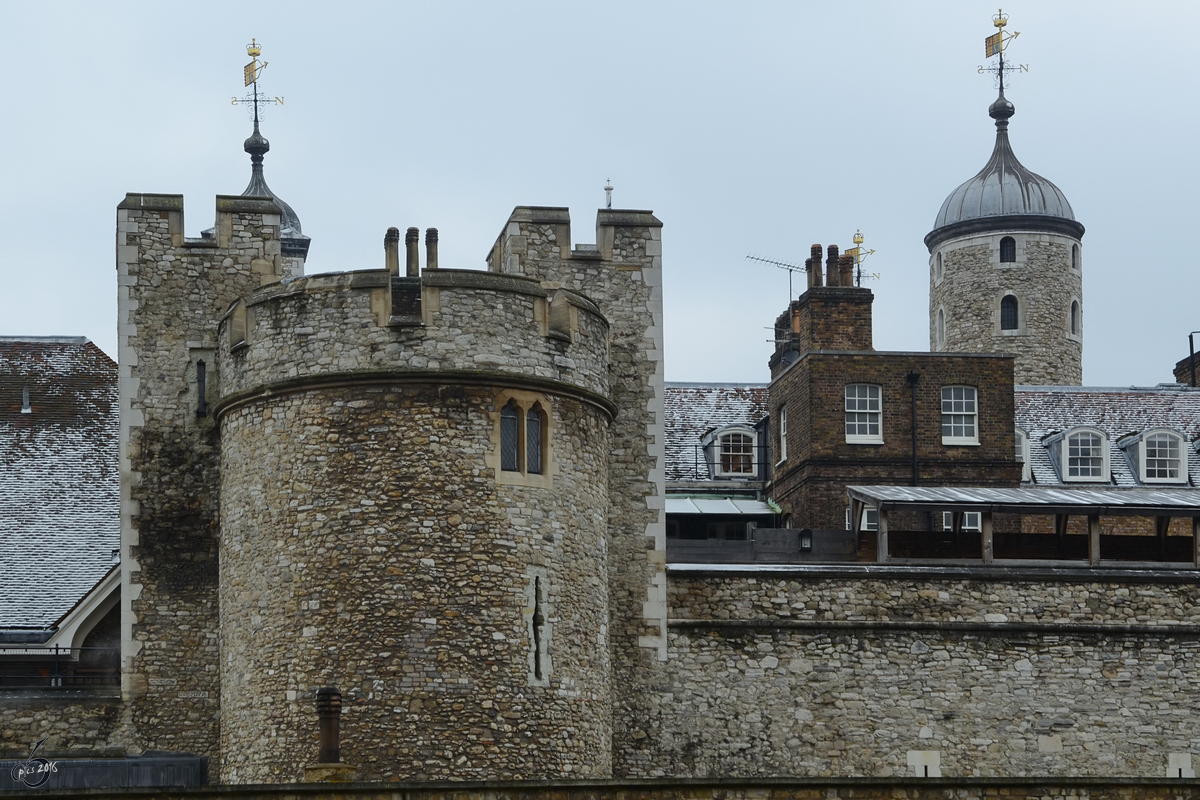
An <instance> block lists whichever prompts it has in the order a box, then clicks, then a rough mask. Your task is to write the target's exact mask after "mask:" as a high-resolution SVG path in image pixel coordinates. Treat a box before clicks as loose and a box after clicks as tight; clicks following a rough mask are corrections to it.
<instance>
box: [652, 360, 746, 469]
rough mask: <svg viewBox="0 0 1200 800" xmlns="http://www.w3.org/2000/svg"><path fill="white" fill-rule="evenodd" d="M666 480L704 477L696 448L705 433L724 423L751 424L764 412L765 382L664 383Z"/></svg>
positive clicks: (701, 460) (701, 459) (700, 458)
mask: <svg viewBox="0 0 1200 800" xmlns="http://www.w3.org/2000/svg"><path fill="white" fill-rule="evenodd" d="M666 389H667V392H666V397H665V405H666V435H667V442H666V445H667V446H666V455H667V469H666V473H667V480H669V481H697V480H708V479H709V475H708V467H707V466H706V465H705V462H704V459H703V457H702V456H701V454H700V453H699V451H698V449H697V448H699V446H700V442H701V440H702V439H703V438H704V436H705V435H706V434H708V433H709V432H711V431H713V430H715V429H716V428H721V427H725V426H726V425H747V426H750V425H754V424H755V423H757V422H759V421H760V420H761V419H762V418H763V417H765V416H766V415H767V389H768V385H767V384H765V383H668V384H667V385H666Z"/></svg>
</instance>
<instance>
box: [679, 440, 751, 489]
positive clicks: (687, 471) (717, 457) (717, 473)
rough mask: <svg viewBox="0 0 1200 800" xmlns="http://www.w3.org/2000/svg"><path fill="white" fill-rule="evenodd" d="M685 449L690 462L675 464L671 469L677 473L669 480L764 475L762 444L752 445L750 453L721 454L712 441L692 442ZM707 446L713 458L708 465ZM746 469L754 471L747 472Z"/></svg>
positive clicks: (709, 479)
mask: <svg viewBox="0 0 1200 800" xmlns="http://www.w3.org/2000/svg"><path fill="white" fill-rule="evenodd" d="M689 449H690V450H691V451H692V453H691V458H689V459H688V462H690V463H687V464H679V465H677V466H676V470H675V471H676V473H677V474H676V476H674V477H672V478H671V480H683V481H711V480H746V481H765V480H766V479H767V474H768V472H767V467H768V466H769V465H768V463H767V459H766V458H765V453H764V452H763V450H762V448H756V453H755V454H754V455H751V454H748V453H726V454H722V453H721V451H720V449H719V447H718V446H717V445H712V446H710V447H709V448H705V447H704V446H703V445H693V446H692V447H691V448H689ZM710 450H711V451H712V459H713V460H712V466H711V467H710V466H709V451H710ZM755 456H757V458H755ZM723 467H724V468H723ZM750 469H753V470H754V471H753V472H750V471H749V470H750ZM679 473H682V474H679Z"/></svg>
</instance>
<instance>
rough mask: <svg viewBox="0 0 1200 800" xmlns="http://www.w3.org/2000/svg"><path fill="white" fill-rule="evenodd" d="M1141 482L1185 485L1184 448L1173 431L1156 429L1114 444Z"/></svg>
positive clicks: (1182, 442) (1185, 455)
mask: <svg viewBox="0 0 1200 800" xmlns="http://www.w3.org/2000/svg"><path fill="white" fill-rule="evenodd" d="M1117 444H1118V445H1119V446H1120V447H1121V449H1122V450H1124V451H1125V454H1126V455H1127V456H1129V460H1130V462H1131V463H1132V464H1133V466H1134V469H1135V471H1136V472H1137V476H1138V480H1140V481H1141V482H1142V483H1187V479H1188V474H1187V446H1186V444H1185V443H1184V440H1183V437H1182V436H1181V435H1179V434H1178V433H1176V432H1175V431H1173V430H1170V429H1167V428H1159V429H1157V430H1149V431H1146V432H1145V433H1140V434H1138V435H1136V436H1129V437H1126V438H1125V439H1122V440H1121V441H1120V442H1118V443H1117Z"/></svg>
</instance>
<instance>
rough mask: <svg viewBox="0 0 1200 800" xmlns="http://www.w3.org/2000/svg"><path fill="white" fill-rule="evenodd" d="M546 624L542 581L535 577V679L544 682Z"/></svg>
mask: <svg viewBox="0 0 1200 800" xmlns="http://www.w3.org/2000/svg"><path fill="white" fill-rule="evenodd" d="M545 624H546V617H545V615H544V614H543V613H542V579H541V578H540V577H537V576H535V577H534V579H533V677H535V678H536V679H538V680H539V681H540V680H544V678H543V677H542V657H543V655H544V654H543V653H542V626H543V625H545Z"/></svg>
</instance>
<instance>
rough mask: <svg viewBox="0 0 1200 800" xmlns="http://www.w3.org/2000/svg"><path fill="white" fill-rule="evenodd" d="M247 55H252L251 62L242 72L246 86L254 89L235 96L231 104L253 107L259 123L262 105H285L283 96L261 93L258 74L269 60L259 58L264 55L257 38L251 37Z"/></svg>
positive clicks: (247, 46) (255, 118)
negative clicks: (240, 95)
mask: <svg viewBox="0 0 1200 800" xmlns="http://www.w3.org/2000/svg"><path fill="white" fill-rule="evenodd" d="M246 55H248V56H250V63H249V64H247V65H246V66H245V67H244V68H243V69H242V72H243V77H244V78H245V81H246V86H247V87H252V89H251V91H250V92H249V93H247V94H246V96H245V97H234V98H233V99H232V101H231V105H235V106H236V105H244V106H250V107H252V108H253V112H254V121H255V123H256V124H257V122H258V119H259V112H260V110H261V107H262V106H265V105H280V106H281V105H283V98H282V97H267V96H266V95H262V94H259V91H258V76H259V75H261V74H262V71H263V70H264V69H266V68H267V62H266V61H262V62H260V61H259V60H258V57H259V56H260V55H262V45H260V44H259V43H258V40H257V39H251V40H250V44H248V45H246Z"/></svg>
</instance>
